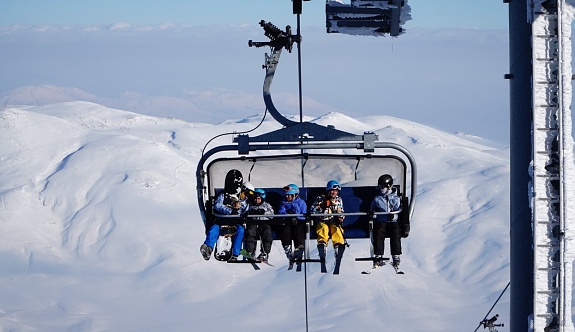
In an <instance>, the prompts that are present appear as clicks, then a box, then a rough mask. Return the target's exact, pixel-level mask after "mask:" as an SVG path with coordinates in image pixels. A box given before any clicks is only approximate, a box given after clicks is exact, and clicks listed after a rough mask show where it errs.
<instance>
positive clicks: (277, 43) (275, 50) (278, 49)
mask: <svg viewBox="0 0 575 332" xmlns="http://www.w3.org/2000/svg"><path fill="white" fill-rule="evenodd" d="M260 26H261V27H262V28H263V29H264V35H265V36H266V37H268V38H269V39H270V41H269V42H254V41H252V40H249V41H248V46H249V47H262V46H269V47H270V49H271V52H272V53H271V56H268V55H267V53H266V55H265V63H264V65H263V66H262V67H263V68H264V69H265V70H266V77H265V80H264V86H263V97H264V103H265V104H266V107H267V109H268V111H269V112H270V114H271V116H272V117H273V118H274V119H275V120H276V121H277V122H279V123H281V124H282V125H284V126H286V127H289V126H293V125H296V124H297V122H295V121H292V120H289V119H286V118H285V117H284V116H283V115H281V114H280V112H279V111H278V110H277V108H276V107H275V106H274V103H273V101H272V96H271V92H270V89H271V85H272V81H273V78H274V75H275V73H276V67H277V65H278V63H279V60H280V56H281V53H282V50H283V49H284V48H285V49H286V50H288V52H290V53H291V50H292V47H293V43H294V42H298V43H299V42H300V41H301V36H300V35H299V34H298V35H292V33H291V27H290V26H289V25H288V26H286V29H285V31H282V30H281V29H279V28H278V27H276V26H275V25H273V24H272V23H270V22H266V21H264V20H262V21H260Z"/></svg>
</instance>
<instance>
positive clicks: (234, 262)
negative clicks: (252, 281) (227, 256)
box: [228, 258, 260, 270]
mask: <svg viewBox="0 0 575 332" xmlns="http://www.w3.org/2000/svg"><path fill="white" fill-rule="evenodd" d="M228 263H230V264H246V263H250V264H251V265H252V267H253V268H254V270H260V267H259V266H258V264H257V263H256V261H254V260H253V259H247V258H246V259H244V260H241V261H239V260H238V261H233V262H232V261H228Z"/></svg>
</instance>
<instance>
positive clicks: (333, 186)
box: [329, 184, 341, 190]
mask: <svg viewBox="0 0 575 332" xmlns="http://www.w3.org/2000/svg"><path fill="white" fill-rule="evenodd" d="M332 189H333V190H341V186H340V185H339V184H334V185H332V186H331V187H330V188H329V190H332Z"/></svg>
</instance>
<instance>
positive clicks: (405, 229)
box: [401, 224, 410, 238]
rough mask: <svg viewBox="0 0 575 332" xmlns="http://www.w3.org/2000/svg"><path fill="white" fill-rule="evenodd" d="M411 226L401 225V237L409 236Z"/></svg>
mask: <svg viewBox="0 0 575 332" xmlns="http://www.w3.org/2000/svg"><path fill="white" fill-rule="evenodd" d="M409 228H410V227H409V224H402V225H401V237H403V238H406V237H408V236H409Z"/></svg>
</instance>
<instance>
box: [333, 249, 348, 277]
mask: <svg viewBox="0 0 575 332" xmlns="http://www.w3.org/2000/svg"><path fill="white" fill-rule="evenodd" d="M344 251H345V245H343V244H342V245H339V246H338V250H337V256H335V267H334V268H333V274H339V267H340V265H341V259H342V257H343V252H344Z"/></svg>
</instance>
